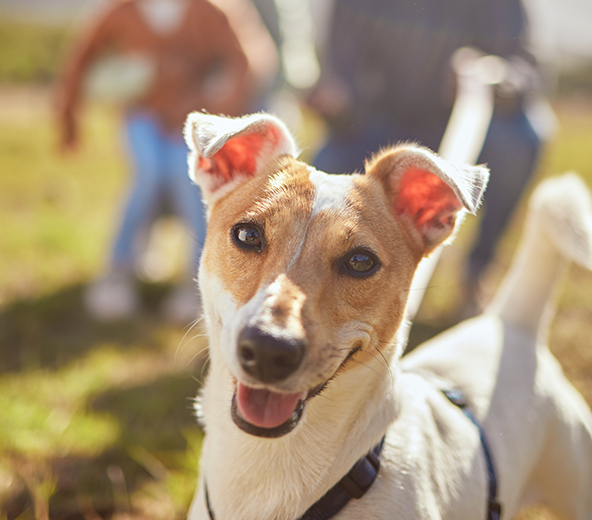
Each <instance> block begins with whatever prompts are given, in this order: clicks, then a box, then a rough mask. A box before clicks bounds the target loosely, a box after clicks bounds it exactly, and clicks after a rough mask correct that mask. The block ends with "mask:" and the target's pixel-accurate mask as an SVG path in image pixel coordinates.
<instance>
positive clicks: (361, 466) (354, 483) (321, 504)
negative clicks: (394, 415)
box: [204, 390, 502, 520]
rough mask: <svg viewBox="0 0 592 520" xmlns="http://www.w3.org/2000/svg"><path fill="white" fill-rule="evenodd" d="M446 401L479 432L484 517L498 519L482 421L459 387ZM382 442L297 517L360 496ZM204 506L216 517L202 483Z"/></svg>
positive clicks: (321, 519)
mask: <svg viewBox="0 0 592 520" xmlns="http://www.w3.org/2000/svg"><path fill="white" fill-rule="evenodd" d="M442 392H443V393H444V395H445V396H446V397H447V398H448V400H449V401H450V402H451V403H452V404H454V405H455V406H458V407H459V408H460V409H461V410H462V411H463V413H464V414H465V415H466V416H467V417H468V418H469V419H470V420H471V422H472V423H473V424H474V425H475V426H476V427H477V430H478V431H479V438H480V439H481V446H482V447H483V454H484V455H485V462H486V465H487V474H488V478H489V497H488V503H487V520H500V517H501V512H502V506H501V504H500V503H499V502H498V500H497V480H496V477H495V468H494V465H493V459H492V457H491V452H490V451H489V446H488V443H487V440H486V438H485V433H484V431H483V427H482V426H481V423H479V421H478V420H477V418H476V416H475V415H474V414H473V412H472V411H471V410H470V409H469V408H468V407H467V402H466V399H465V395H464V393H463V392H462V391H460V390H443V391H442ZM383 445H384V437H383V438H382V439H381V441H380V442H379V443H378V444H377V445H376V446H374V448H373V449H372V450H371V451H369V452H368V453H367V454H366V455H365V456H364V457H362V458H361V459H359V460H358V461H357V462H356V463H355V464H354V465H353V467H352V469H350V470H349V471H348V473H347V474H346V475H345V476H344V477H343V478H342V479H341V480H340V481H339V482H338V483H337V484H335V485H334V486H333V487H332V488H331V489H330V490H329V491H327V493H326V494H325V495H324V496H323V497H321V498H320V499H319V500H318V501H317V502H315V503H314V504H313V505H312V506H310V508H308V510H307V511H306V512H305V513H304V515H302V516H301V517H300V518H299V519H298V520H329V519H330V518H333V517H334V516H335V515H336V514H337V513H339V512H340V511H341V510H342V509H343V508H344V507H345V506H346V505H347V503H348V502H349V501H350V500H351V499H352V498H356V499H357V498H361V497H363V496H364V494H365V493H366V491H368V490H369V489H370V487H371V486H372V484H373V483H374V481H375V480H376V476H377V475H378V470H379V469H380V453H381V452H382V446H383ZM204 490H205V499H206V507H207V509H208V515H209V517H210V520H215V517H214V513H213V512H212V506H211V505H210V498H209V496H208V488H207V486H206V485H205V484H204Z"/></svg>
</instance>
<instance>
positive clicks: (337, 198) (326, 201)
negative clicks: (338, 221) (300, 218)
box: [309, 168, 352, 218]
mask: <svg viewBox="0 0 592 520" xmlns="http://www.w3.org/2000/svg"><path fill="white" fill-rule="evenodd" d="M309 171H310V176H309V178H310V180H311V182H312V183H313V184H314V186H315V201H314V204H313V209H312V215H311V218H313V217H314V216H315V215H317V214H319V213H321V212H322V211H325V210H328V209H335V210H337V209H340V208H343V207H344V205H345V204H346V202H347V194H348V193H349V192H350V190H351V187H352V184H351V175H327V174H325V173H322V172H319V171H318V170H315V169H314V168H309Z"/></svg>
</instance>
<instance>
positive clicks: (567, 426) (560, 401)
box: [189, 154, 592, 520]
mask: <svg viewBox="0 0 592 520" xmlns="http://www.w3.org/2000/svg"><path fill="white" fill-rule="evenodd" d="M410 155H412V154H410ZM428 159H429V160H432V159H431V158H430V157H428ZM428 159H426V160H428ZM431 167H432V166H430V168H431ZM444 170H445V174H446V175H448V174H449V173H451V170H450V169H449V168H447V167H445V168H444ZM463 171H466V170H463ZM452 174H453V175H455V174H454V171H452ZM463 175H464V174H463ZM321 177H322V174H320V173H319V174H318V177H317V173H314V172H312V173H311V180H313V183H314V184H315V185H316V187H317V202H316V203H315V207H316V208H317V210H318V211H322V210H324V209H330V208H335V209H338V208H340V207H341V204H342V201H343V200H344V197H345V194H346V191H347V190H346V189H345V185H344V184H342V183H341V182H342V181H339V180H336V181H333V180H330V181H329V180H327V181H326V182H328V184H325V181H323V182H321V181H319V179H320V178H321ZM461 177H462V175H461ZM469 177H470V178H472V177H471V175H469ZM465 180H466V179H465ZM466 182H468V183H469V184H470V183H471V182H472V181H471V180H466ZM475 182H476V184H477V185H475V186H474V189H473V190H471V189H470V187H466V186H465V187H464V188H463V187H462V186H461V187H460V188H458V187H457V189H456V191H457V195H458V196H459V197H461V196H462V197H465V199H466V200H465V207H468V208H469V209H471V205H472V206H474V208H476V205H477V204H478V197H477V198H475V195H474V193H476V192H477V191H479V190H480V189H481V188H480V187H479V186H478V184H479V183H478V182H477V181H475ZM555 182H559V184H557V185H555V186H553V187H552V188H548V186H549V185H547V187H545V188H542V189H541V190H543V191H539V192H538V193H539V194H540V193H543V192H544V193H545V195H544V196H543V195H535V197H534V200H535V203H534V205H533V209H532V211H531V214H532V216H531V224H529V225H528V226H527V228H526V230H527V231H526V233H527V235H526V237H525V238H524V240H523V246H521V253H519V255H518V257H517V260H516V263H515V265H514V266H513V267H512V269H511V271H510V274H509V275H508V278H507V281H506V282H505V283H504V286H503V287H504V288H502V289H501V290H500V293H499V295H498V296H497V297H496V299H495V300H494V303H493V304H492V305H491V306H490V307H489V309H488V310H487V312H486V313H485V314H483V315H482V316H480V317H477V318H474V319H472V320H468V321H467V322H464V323H462V324H460V325H458V326H456V327H455V328H453V329H451V330H449V331H447V332H446V333H444V334H442V335H440V336H439V337H436V338H434V339H433V340H431V341H429V342H428V343H426V344H424V345H423V346H421V347H419V348H418V349H416V350H415V351H414V352H412V353H411V354H410V355H408V356H406V357H403V358H401V359H400V354H401V347H402V345H400V344H397V343H396V342H394V343H393V344H392V345H381V351H382V356H367V358H365V359H364V361H363V362H358V363H354V364H352V365H351V366H349V367H348V369H347V370H345V371H342V372H339V373H337V374H336V375H335V377H334V378H333V379H332V381H330V383H329V384H328V386H327V387H326V389H325V390H324V392H323V393H322V394H321V395H319V396H317V397H314V398H312V399H311V400H309V401H308V403H307V405H306V407H305V410H304V414H303V417H302V420H301V421H300V423H299V424H298V426H297V427H296V428H295V429H294V430H293V431H292V432H290V433H289V434H287V435H285V436H283V437H280V438H278V439H263V438H259V437H255V436H251V435H248V434H246V433H245V432H243V431H242V430H240V429H239V428H238V427H236V426H235V425H234V423H233V421H232V419H231V415H230V413H229V410H230V403H231V399H232V396H233V393H234V390H235V379H236V378H238V379H242V377H243V376H244V374H242V372H241V370H240V367H239V366H238V365H239V364H238V363H237V361H236V360H235V359H234V358H235V357H236V352H235V345H236V337H237V334H238V331H239V330H240V327H241V326H242V325H244V324H245V323H247V322H248V321H249V320H250V319H253V318H254V317H257V316H260V315H262V313H264V312H265V308H266V307H265V306H266V305H267V303H266V302H269V301H270V300H273V298H274V297H275V295H276V292H275V291H276V289H274V284H275V283H276V282H277V283H278V284H279V281H280V278H279V277H281V274H280V275H279V277H278V278H276V280H272V281H266V282H265V283H264V284H263V285H262V286H261V287H260V288H259V290H258V291H257V293H256V294H255V295H254V296H253V297H252V298H251V299H250V300H249V301H248V302H246V303H245V304H244V305H237V303H236V302H235V301H234V300H233V298H232V297H230V295H229V294H228V291H227V290H226V289H225V287H231V285H229V284H233V283H240V280H220V279H216V278H215V276H214V275H213V274H212V273H209V272H208V271H207V268H206V266H205V265H204V264H202V267H201V271H200V284H201V289H202V294H203V298H204V310H205V315H206V326H207V329H208V335H209V337H210V350H211V369H210V374H209V376H208V379H207V382H206V385H205V387H204V390H203V395H202V403H203V404H202V406H203V418H204V424H205V431H206V437H205V441H204V446H203V453H202V465H201V472H200V480H199V483H198V490H197V494H196V496H195V499H194V501H193V503H192V506H191V510H190V513H189V518H190V520H207V519H208V514H207V511H206V507H205V497H204V483H205V482H207V486H208V492H209V497H210V502H211V505H212V508H213V510H214V512H215V515H216V520H295V519H297V518H299V517H300V516H301V515H302V514H303V513H304V512H305V511H306V510H307V509H308V508H309V507H310V505H311V504H313V503H314V502H315V501H316V500H318V499H319V498H320V497H321V496H322V495H323V494H324V493H325V492H326V491H327V490H328V489H330V488H331V487H332V486H333V485H334V484H335V483H336V482H338V481H339V480H340V478H341V477H342V476H343V475H345V474H346V473H347V472H348V470H349V469H350V468H351V467H352V466H353V464H354V463H355V462H356V461H357V460H358V459H359V458H360V457H361V456H362V455H364V454H365V453H367V452H368V451H369V450H370V449H371V448H372V447H373V446H374V445H375V444H376V443H377V442H378V441H379V440H380V438H381V437H382V436H383V434H385V432H386V443H385V447H384V450H383V453H382V455H381V469H380V473H379V476H378V478H377V480H376V481H375V483H374V485H373V486H372V487H371V488H370V490H369V491H368V493H367V494H366V495H364V497H363V498H361V499H360V500H351V501H350V502H349V503H348V505H347V506H346V507H345V508H344V509H343V510H342V511H341V512H340V513H339V514H338V515H337V516H335V517H334V518H336V519H339V520H360V519H384V520H386V519H392V518H405V519H441V518H445V519H450V520H464V519H471V520H472V519H478V518H485V517H486V501H487V489H488V478H487V472H486V468H485V461H484V456H483V450H482V446H481V442H480V440H479V434H478V431H477V429H476V427H475V426H474V424H473V423H472V422H471V421H470V420H469V419H468V418H467V417H466V416H465V415H464V414H463V412H462V411H461V410H459V409H458V408H457V407H455V406H454V405H452V404H451V403H450V402H449V401H448V400H447V399H446V398H445V397H444V395H443V394H442V392H441V389H446V388H453V387H454V388H459V389H461V390H463V391H464V392H465V394H466V396H467V399H468V401H469V406H470V407H471V409H472V410H473V411H474V413H475V414H476V415H477V417H478V418H479V420H480V421H481V423H482V424H483V427H484V430H485V433H486V435H487V437H488V439H489V443H490V447H491V450H492V454H493V457H494V463H495V466H496V470H497V477H498V487H499V500H500V501H501V502H502V504H503V507H504V513H503V518H508V519H509V518H512V517H513V516H514V515H515V514H516V513H517V512H518V510H519V509H520V508H521V507H522V506H523V505H526V504H530V503H533V502H538V501H543V502H545V503H546V504H547V505H549V506H550V507H552V508H555V509H556V510H557V511H558V512H559V513H561V514H563V515H564V516H565V517H566V518H568V519H578V520H583V519H590V518H592V515H591V513H592V493H590V490H591V489H592V414H591V413H590V410H589V408H588V407H587V405H586V403H585V402H584V400H583V399H582V397H581V396H579V394H578V393H577V392H576V391H575V389H574V388H573V387H572V386H571V385H570V383H569V382H568V381H567V380H566V379H565V377H564V376H563V374H562V372H561V369H560V367H559V365H558V363H557V361H556V360H555V359H554V358H553V356H552V355H551V353H550V351H549V350H548V348H547V347H546V345H545V338H546V334H545V331H546V329H547V323H548V317H549V316H550V313H551V306H550V304H549V302H550V301H551V294H552V289H553V287H554V286H555V283H556V279H557V273H558V272H559V271H560V267H561V263H562V258H561V257H562V255H563V254H566V255H569V256H571V257H575V258H576V259H577V260H578V261H580V262H581V263H584V264H586V263H588V262H589V261H590V260H591V259H592V255H591V252H592V248H588V249H587V245H589V244H592V226H590V225H589V222H590V219H591V218H592V211H590V208H589V201H588V199H587V197H583V200H584V202H583V203H579V202H578V203H572V202H573V201H574V200H575V199H578V200H582V197H581V195H580V194H576V193H575V192H574V190H575V191H578V192H581V191H582V187H581V185H578V184H577V183H575V184H574V183H573V182H571V181H569V180H562V181H555ZM334 183H335V184H334ZM453 184H454V182H453ZM461 184H462V183H461ZM324 186H327V187H332V188H333V189H329V190H327V191H326V190H325V188H324ZM570 186H571V187H570ZM574 186H575V187H574ZM541 201H542V202H541ZM558 207H559V208H562V209H561V210H560V211H557V210H556V208H558ZM566 223H567V224H566ZM557 229H559V230H560V231H559V232H558V231H557ZM565 229H567V230H568V231H569V232H566V231H565ZM549 230H551V232H548V231H549ZM553 230H555V231H553ZM570 237H571V238H570ZM263 279H265V277H263ZM400 296H401V295H391V296H389V295H380V294H377V295H376V297H377V298H380V297H385V298H386V297H389V298H395V297H400ZM377 309H378V310H376V311H375V312H381V308H380V307H377ZM545 316H546V317H545ZM406 326H407V324H406V323H405V322H404V323H403V324H402V325H401V326H400V328H399V331H398V333H397V337H401V336H402V335H403V334H404V332H405V328H406ZM337 329H338V330H336V331H335V337H336V338H339V340H340V345H351V342H350V340H351V339H354V341H358V339H359V338H363V337H364V335H366V336H367V337H368V340H367V343H368V344H370V345H371V344H372V341H374V342H376V338H374V337H373V331H372V330H371V328H370V327H369V326H368V325H367V324H366V323H365V321H364V317H363V316H360V318H359V322H358V321H356V320H352V322H351V323H342V324H338V325H337ZM363 341H366V340H363ZM374 344H376V343H374ZM321 369H323V367H315V366H307V365H306V364H305V365H303V366H302V367H301V368H300V369H299V370H298V372H299V373H300V372H317V371H318V370H321ZM296 386H297V385H296Z"/></svg>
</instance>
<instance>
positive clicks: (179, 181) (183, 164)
mask: <svg viewBox="0 0 592 520" xmlns="http://www.w3.org/2000/svg"><path fill="white" fill-rule="evenodd" d="M166 143H167V145H166V153H165V160H166V185H167V189H168V191H169V194H170V196H171V199H172V203H173V210H174V211H175V213H176V214H177V215H178V216H179V217H180V218H181V219H182V220H183V223H184V224H185V226H186V227H187V230H188V231H187V232H188V234H189V238H190V240H191V244H192V248H191V251H192V253H191V255H192V256H191V258H192V259H193V261H192V262H191V263H190V265H189V269H190V271H191V273H192V276H195V273H196V272H197V267H198V265H199V257H200V255H201V250H202V249H203V245H204V243H205V240H206V229H207V223H206V210H205V207H204V204H203V201H202V196H201V191H200V189H199V187H198V186H197V185H196V184H195V183H194V182H193V181H192V180H191V179H190V178H189V174H188V166H187V155H188V153H189V150H188V149H187V145H186V144H185V142H184V140H183V139H182V138H181V137H179V138H178V139H175V138H172V137H169V136H167V137H166Z"/></svg>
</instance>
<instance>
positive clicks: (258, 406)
mask: <svg viewBox="0 0 592 520" xmlns="http://www.w3.org/2000/svg"><path fill="white" fill-rule="evenodd" d="M302 397H303V394H302V393H298V394H279V393H276V392H270V391H269V390H258V389H256V388H249V387H248V386H245V385H243V384H242V383H238V385H237V389H236V404H237V406H238V411H239V413H240V415H241V417H242V418H243V419H244V420H245V421H247V422H249V423H251V424H252V425H253V426H258V427H259V428H276V427H277V426H280V425H282V424H284V423H285V422H286V421H287V420H288V419H289V418H290V417H291V415H292V414H293V413H294V410H296V407H297V406H298V402H299V401H300V399H301V398H302Z"/></svg>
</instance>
